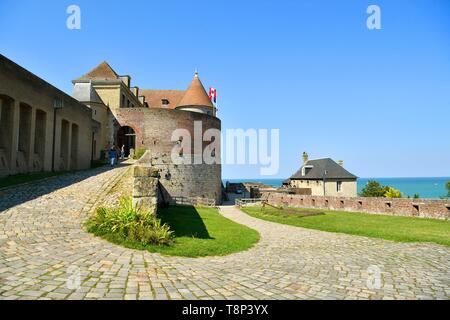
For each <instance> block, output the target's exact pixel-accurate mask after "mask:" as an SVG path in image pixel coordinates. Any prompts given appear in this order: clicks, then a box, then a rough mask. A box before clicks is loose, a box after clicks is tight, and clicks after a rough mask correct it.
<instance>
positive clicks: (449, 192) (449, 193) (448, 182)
mask: <svg viewBox="0 0 450 320" xmlns="http://www.w3.org/2000/svg"><path fill="white" fill-rule="evenodd" d="M445 187H446V188H447V198H450V181H447V183H446V184H445Z"/></svg>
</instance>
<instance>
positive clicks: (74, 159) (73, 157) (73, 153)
mask: <svg viewBox="0 0 450 320" xmlns="http://www.w3.org/2000/svg"><path fill="white" fill-rule="evenodd" d="M79 131H80V130H79V127H78V125H77V124H75V123H72V133H71V139H70V168H71V170H77V169H78V141H79V139H78V136H79Z"/></svg>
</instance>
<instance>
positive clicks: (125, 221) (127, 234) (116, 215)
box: [86, 197, 173, 245]
mask: <svg viewBox="0 0 450 320" xmlns="http://www.w3.org/2000/svg"><path fill="white" fill-rule="evenodd" d="M86 227H87V229H88V231H89V232H92V233H94V234H96V235H99V236H109V237H110V236H114V237H115V238H116V239H121V240H123V241H130V242H133V243H140V244H142V245H146V244H153V245H169V244H171V243H172V241H173V232H172V231H171V230H170V228H169V226H168V225H166V224H162V223H161V220H159V219H158V218H157V217H155V215H153V214H152V213H151V212H150V211H149V210H146V209H144V208H142V207H136V206H133V203H132V200H131V197H123V198H121V199H120V202H119V206H117V207H115V208H105V207H100V208H98V209H97V211H96V214H95V215H94V216H92V217H91V218H90V219H89V220H88V221H87V222H86Z"/></svg>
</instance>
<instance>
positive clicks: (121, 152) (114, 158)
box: [108, 145, 125, 167]
mask: <svg viewBox="0 0 450 320" xmlns="http://www.w3.org/2000/svg"><path fill="white" fill-rule="evenodd" d="M119 157H120V159H121V160H124V159H125V145H122V148H119V147H116V146H114V145H113V146H111V149H109V151H108V158H109V163H110V164H111V167H113V166H115V164H116V163H117V162H118V161H119Z"/></svg>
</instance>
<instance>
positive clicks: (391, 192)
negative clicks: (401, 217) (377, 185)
mask: <svg viewBox="0 0 450 320" xmlns="http://www.w3.org/2000/svg"><path fill="white" fill-rule="evenodd" d="M384 197H385V198H402V197H403V195H402V193H401V192H400V191H399V190H397V189H394V188H392V187H387V190H386V193H385V194H384Z"/></svg>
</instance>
